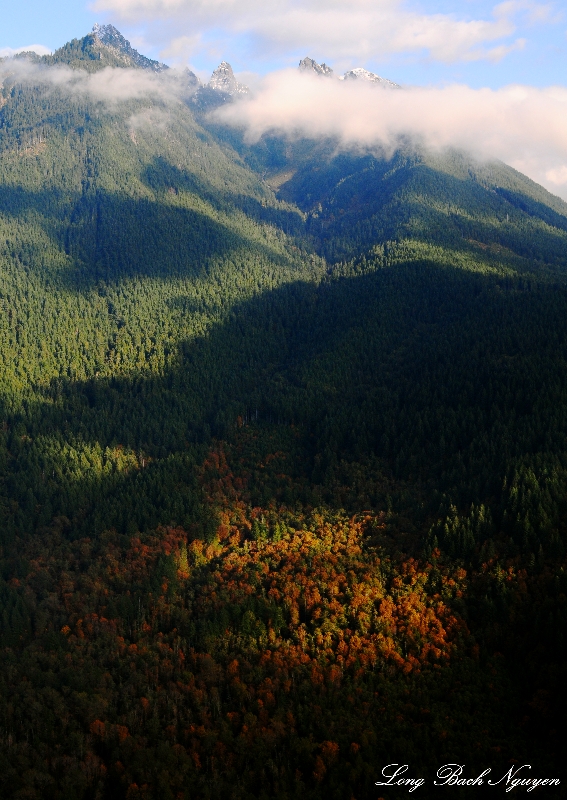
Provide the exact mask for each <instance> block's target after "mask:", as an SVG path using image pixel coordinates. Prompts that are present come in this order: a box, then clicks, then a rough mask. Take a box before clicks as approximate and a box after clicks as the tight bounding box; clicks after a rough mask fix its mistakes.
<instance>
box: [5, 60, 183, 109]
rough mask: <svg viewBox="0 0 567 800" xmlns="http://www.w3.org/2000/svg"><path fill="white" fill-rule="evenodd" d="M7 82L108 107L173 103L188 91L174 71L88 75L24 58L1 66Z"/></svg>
mask: <svg viewBox="0 0 567 800" xmlns="http://www.w3.org/2000/svg"><path fill="white" fill-rule="evenodd" d="M7 79H10V80H13V81H16V82H19V83H24V84H26V83H27V84H31V85H41V86H44V87H45V89H46V91H49V90H50V89H51V90H53V89H58V90H59V91H62V92H65V93H67V94H69V95H71V96H74V97H79V96H80V97H84V98H87V99H90V100H94V101H98V102H103V103H105V104H107V105H113V104H117V103H121V102H124V101H127V100H137V99H142V98H155V99H160V100H175V99H180V98H182V97H183V96H184V94H186V93H187V91H188V87H187V84H186V82H184V80H183V76H182V74H181V73H179V72H177V71H175V70H171V71H169V70H168V72H167V73H165V74H163V73H161V74H156V73H154V72H151V71H149V70H140V69H117V68H113V67H105V68H104V69H101V70H100V71H98V72H94V73H91V72H86V71H84V70H74V69H71V68H70V67H67V66H64V65H61V66H59V65H54V66H49V67H48V66H45V65H43V64H35V63H33V62H32V61H28V60H26V59H10V60H7V61H4V62H2V63H1V64H0V83H1V82H4V81H6V80H7Z"/></svg>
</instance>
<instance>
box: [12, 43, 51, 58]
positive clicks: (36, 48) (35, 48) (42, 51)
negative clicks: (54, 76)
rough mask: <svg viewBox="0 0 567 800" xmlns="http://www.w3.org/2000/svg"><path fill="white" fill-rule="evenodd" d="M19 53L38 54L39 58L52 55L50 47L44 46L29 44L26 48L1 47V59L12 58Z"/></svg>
mask: <svg viewBox="0 0 567 800" xmlns="http://www.w3.org/2000/svg"><path fill="white" fill-rule="evenodd" d="M18 53H37V55H38V56H48V55H49V54H50V53H51V50H50V49H49V47H46V46H45V45H43V44H28V45H26V46H25V47H0V58H11V57H12V56H17V55H18Z"/></svg>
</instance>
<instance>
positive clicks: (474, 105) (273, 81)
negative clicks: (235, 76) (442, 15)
mask: <svg viewBox="0 0 567 800" xmlns="http://www.w3.org/2000/svg"><path fill="white" fill-rule="evenodd" d="M216 117H217V119H219V120H222V121H223V122H224V123H226V124H229V125H234V126H237V127H240V128H242V129H244V131H245V135H246V138H247V139H248V140H249V141H250V142H252V141H255V140H257V139H259V138H260V137H261V136H262V135H263V134H265V133H268V132H278V133H281V134H285V135H287V136H289V137H300V136H306V137H313V138H318V137H334V138H335V139H337V140H338V142H339V143H340V146H342V147H345V148H348V147H363V148H370V149H372V148H381V149H382V150H386V152H388V151H390V152H391V151H393V150H394V149H395V148H396V146H397V145H398V144H399V142H400V140H401V139H406V140H407V139H408V137H409V138H412V139H414V140H415V141H416V142H419V143H420V144H421V145H424V146H426V147H429V148H435V149H443V148H448V147H456V148H461V149H464V150H467V151H469V152H471V153H473V154H475V155H476V156H477V157H479V158H482V159H494V158H498V159H501V160H502V161H505V162H506V163H507V164H510V165H511V166H512V167H515V168H516V169H518V170H519V171H520V172H523V173H524V174H526V175H528V176H529V177H531V178H532V179H533V180H535V181H537V182H538V183H541V184H542V185H544V186H545V187H546V188H548V189H549V190H550V191H552V192H553V193H555V194H559V195H561V196H562V197H564V198H565V199H567V126H566V125H565V119H566V117H567V88H565V87H550V88H547V89H536V88H533V87H528V86H508V87H504V88H502V89H498V90H492V89H471V88H469V87H467V86H460V85H453V86H447V87H445V88H407V89H404V90H401V91H400V90H388V89H380V88H378V87H375V86H373V85H370V84H368V83H363V82H354V83H353V82H350V81H349V82H343V81H338V80H329V79H325V78H318V77H316V76H313V77H311V76H310V75H304V74H299V73H298V72H297V70H282V71H280V72H275V73H272V74H270V75H268V76H267V77H266V78H265V79H264V81H263V83H262V85H261V87H260V88H259V90H258V91H257V92H256V93H255V94H254V96H253V97H251V98H250V99H247V100H242V101H240V102H238V103H234V104H232V105H229V106H224V107H223V108H221V109H219V110H218V111H217V112H216Z"/></svg>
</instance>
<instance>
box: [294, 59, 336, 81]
mask: <svg viewBox="0 0 567 800" xmlns="http://www.w3.org/2000/svg"><path fill="white" fill-rule="evenodd" d="M299 71H300V72H314V73H315V75H321V76H322V77H324V78H331V77H333V75H334V73H333V70H332V69H331V67H328V66H327V64H318V63H317V62H316V61H314V60H313V59H312V58H309V56H306V57H305V58H304V59H303V60H302V61H300V62H299Z"/></svg>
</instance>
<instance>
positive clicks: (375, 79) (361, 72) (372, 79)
mask: <svg viewBox="0 0 567 800" xmlns="http://www.w3.org/2000/svg"><path fill="white" fill-rule="evenodd" d="M342 79H343V80H345V81H368V82H369V83H376V84H378V85H379V86H383V87H385V88H388V89H400V88H401V87H400V86H399V85H398V84H397V83H394V82H393V81H390V80H388V79H387V78H381V77H380V76H379V75H376V74H375V73H374V72H369V71H368V70H367V69H363V68H362V67H355V69H351V70H349V71H348V72H345V74H344V75H343V78H342Z"/></svg>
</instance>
